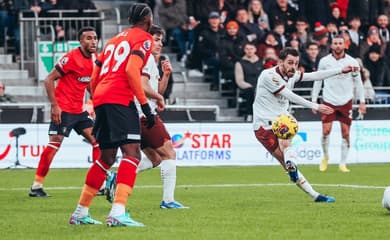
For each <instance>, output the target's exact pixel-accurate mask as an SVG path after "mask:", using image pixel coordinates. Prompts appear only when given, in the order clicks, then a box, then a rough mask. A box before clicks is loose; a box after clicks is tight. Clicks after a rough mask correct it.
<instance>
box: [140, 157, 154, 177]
mask: <svg viewBox="0 0 390 240" xmlns="http://www.w3.org/2000/svg"><path fill="white" fill-rule="evenodd" d="M151 168H153V163H152V161H150V159H149V158H148V157H146V156H145V155H142V158H141V161H140V163H139V164H138V167H137V173H140V172H142V171H145V170H148V169H151Z"/></svg>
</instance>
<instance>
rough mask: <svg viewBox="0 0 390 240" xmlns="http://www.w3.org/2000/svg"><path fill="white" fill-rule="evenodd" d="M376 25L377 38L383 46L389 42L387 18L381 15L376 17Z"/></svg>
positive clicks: (389, 34) (389, 33)
mask: <svg viewBox="0 0 390 240" xmlns="http://www.w3.org/2000/svg"><path fill="white" fill-rule="evenodd" d="M377 24H378V28H379V36H380V37H381V40H382V42H383V43H384V44H387V43H388V42H390V29H389V16H387V15H385V14H381V15H379V16H378V19H377Z"/></svg>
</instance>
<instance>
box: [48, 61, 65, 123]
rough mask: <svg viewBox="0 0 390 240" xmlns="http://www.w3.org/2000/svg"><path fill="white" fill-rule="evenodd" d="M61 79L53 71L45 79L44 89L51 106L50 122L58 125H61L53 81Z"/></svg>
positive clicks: (56, 72) (54, 70)
mask: <svg viewBox="0 0 390 240" xmlns="http://www.w3.org/2000/svg"><path fill="white" fill-rule="evenodd" d="M60 77H61V74H60V72H58V71H57V70H56V69H53V70H52V71H51V72H50V73H49V75H47V77H46V79H45V88H46V92H47V96H48V98H49V101H50V104H51V120H52V121H53V122H54V123H55V124H57V125H59V124H60V123H61V112H62V110H61V108H60V107H59V106H58V103H57V99H56V96H55V81H56V80H57V79H59V78H60Z"/></svg>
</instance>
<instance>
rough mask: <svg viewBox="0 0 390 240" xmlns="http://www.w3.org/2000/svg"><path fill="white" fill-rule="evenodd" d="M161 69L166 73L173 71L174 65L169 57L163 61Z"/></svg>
mask: <svg viewBox="0 0 390 240" xmlns="http://www.w3.org/2000/svg"><path fill="white" fill-rule="evenodd" d="M161 70H162V71H163V73H164V74H166V75H168V74H171V72H172V65H171V63H170V62H169V60H168V59H166V60H164V61H161Z"/></svg>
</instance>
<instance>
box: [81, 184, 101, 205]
mask: <svg viewBox="0 0 390 240" xmlns="http://www.w3.org/2000/svg"><path fill="white" fill-rule="evenodd" d="M98 191H99V189H94V188H92V187H90V186H88V185H87V184H84V187H83V191H82V192H81V196H80V200H79V204H80V205H81V206H83V207H87V208H89V207H90V206H91V203H92V200H93V198H94V197H95V195H96V193H97V192H98Z"/></svg>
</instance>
